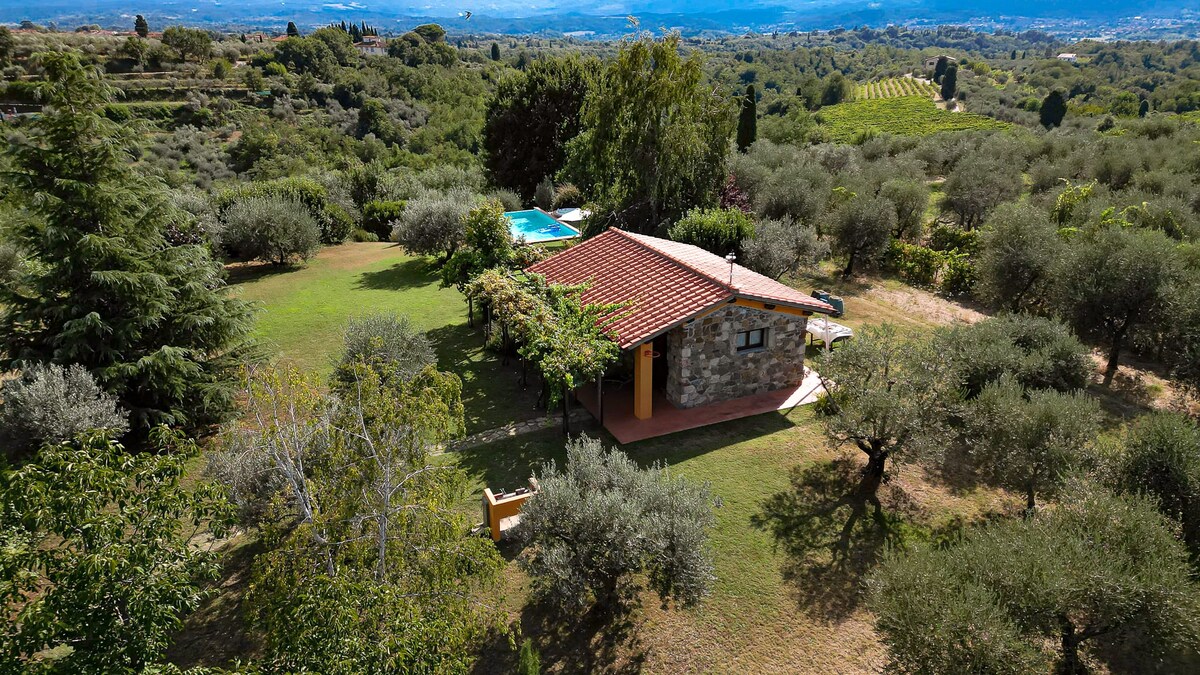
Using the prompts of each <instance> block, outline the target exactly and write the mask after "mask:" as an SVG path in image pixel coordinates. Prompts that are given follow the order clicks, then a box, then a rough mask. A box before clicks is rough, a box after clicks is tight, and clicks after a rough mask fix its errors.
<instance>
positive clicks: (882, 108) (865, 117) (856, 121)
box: [819, 96, 1009, 142]
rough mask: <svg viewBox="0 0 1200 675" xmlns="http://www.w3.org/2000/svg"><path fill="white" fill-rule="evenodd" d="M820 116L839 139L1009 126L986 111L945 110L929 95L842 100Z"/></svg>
mask: <svg viewBox="0 0 1200 675" xmlns="http://www.w3.org/2000/svg"><path fill="white" fill-rule="evenodd" d="M819 119H820V121H821V123H822V125H823V126H825V127H826V128H828V129H829V131H830V136H831V137H832V139H833V140H835V141H842V142H849V141H851V140H853V139H854V137H855V136H856V135H858V134H860V133H862V132H875V133H881V134H896V135H901V136H923V135H926V134H933V133H937V132H941V131H968V130H979V129H1007V128H1008V127H1009V125H1008V124H1007V123H1005V122H1001V121H999V120H994V119H992V118H990V117H984V116H983V115H976V114H973V113H968V112H952V111H949V110H942V109H940V108H938V107H937V105H935V104H934V102H933V101H932V100H930V99H928V98H924V97H921V96H900V97H895V98H877V99H871V100H866V101H852V102H850V103H839V104H838V105H833V106H828V107H825V108H822V109H821V112H820V113H819Z"/></svg>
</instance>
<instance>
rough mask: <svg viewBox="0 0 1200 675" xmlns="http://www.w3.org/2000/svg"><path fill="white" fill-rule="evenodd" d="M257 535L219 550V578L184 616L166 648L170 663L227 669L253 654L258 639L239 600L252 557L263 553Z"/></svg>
mask: <svg viewBox="0 0 1200 675" xmlns="http://www.w3.org/2000/svg"><path fill="white" fill-rule="evenodd" d="M264 550H265V549H264V547H263V545H262V542H261V541H260V540H258V539H257V538H255V539H252V540H250V541H244V540H243V541H242V542H241V543H240V544H235V545H234V546H233V547H231V548H229V549H226V550H225V551H223V552H222V554H221V558H222V569H221V577H220V578H219V579H218V580H216V581H214V582H213V583H212V585H211V586H210V587H211V588H214V589H215V590H216V594H215V595H213V596H212V597H210V598H209V599H208V600H206V601H205V602H204V604H203V605H201V606H200V608H199V609H197V610H196V611H195V612H192V613H191V614H190V615H189V616H187V617H186V618H185V620H184V622H183V628H182V629H181V630H180V631H179V633H178V634H177V635H176V636H175V640H174V641H173V642H172V643H171V646H170V647H169V648H168V649H167V654H166V658H167V661H168V662H169V663H172V664H174V665H176V666H179V667H180V668H181V669H183V670H188V669H190V668H196V667H202V668H227V667H229V666H230V665H232V664H233V663H234V661H237V660H242V661H245V660H248V659H250V658H252V657H254V656H255V654H256V653H257V652H258V649H259V642H258V640H257V639H256V638H255V636H254V635H253V634H252V632H251V631H250V629H249V628H248V627H247V625H246V621H245V610H244V608H243V606H242V601H243V599H244V597H245V594H246V591H247V590H249V587H250V571H251V568H252V567H253V565H254V560H255V558H257V557H258V555H259V554H260V553H263V552H264Z"/></svg>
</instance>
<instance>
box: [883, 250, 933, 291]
mask: <svg viewBox="0 0 1200 675" xmlns="http://www.w3.org/2000/svg"><path fill="white" fill-rule="evenodd" d="M888 262H889V263H890V264H891V266H892V267H893V268H894V269H895V270H896V273H897V274H899V275H900V278H901V279H904V280H905V281H907V282H908V283H910V284H915V285H917V286H932V285H933V283H934V282H935V281H936V280H937V277H938V272H940V271H941V269H942V266H943V265H944V264H945V263H946V256H945V254H943V253H942V252H941V251H935V250H933V249H931V248H925V247H924V246H917V245H916V244H906V243H904V242H902V241H892V243H891V245H890V246H889V247H888Z"/></svg>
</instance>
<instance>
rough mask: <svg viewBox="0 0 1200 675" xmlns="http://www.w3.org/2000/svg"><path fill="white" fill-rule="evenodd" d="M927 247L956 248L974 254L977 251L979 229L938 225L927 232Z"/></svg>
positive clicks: (942, 249) (937, 248) (938, 249)
mask: <svg viewBox="0 0 1200 675" xmlns="http://www.w3.org/2000/svg"><path fill="white" fill-rule="evenodd" d="M929 248H931V249H933V250H935V251H954V250H957V251H959V252H960V253H966V254H967V255H975V254H976V253H978V252H979V231H978V230H960V229H958V228H957V227H949V226H946V225H938V226H937V227H935V228H933V230H932V231H931V232H930V233H929Z"/></svg>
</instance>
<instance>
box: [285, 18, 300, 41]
mask: <svg viewBox="0 0 1200 675" xmlns="http://www.w3.org/2000/svg"><path fill="white" fill-rule="evenodd" d="M287 36H288V37H300V29H299V28H296V22H295V21H289V22H288V25H287Z"/></svg>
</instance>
